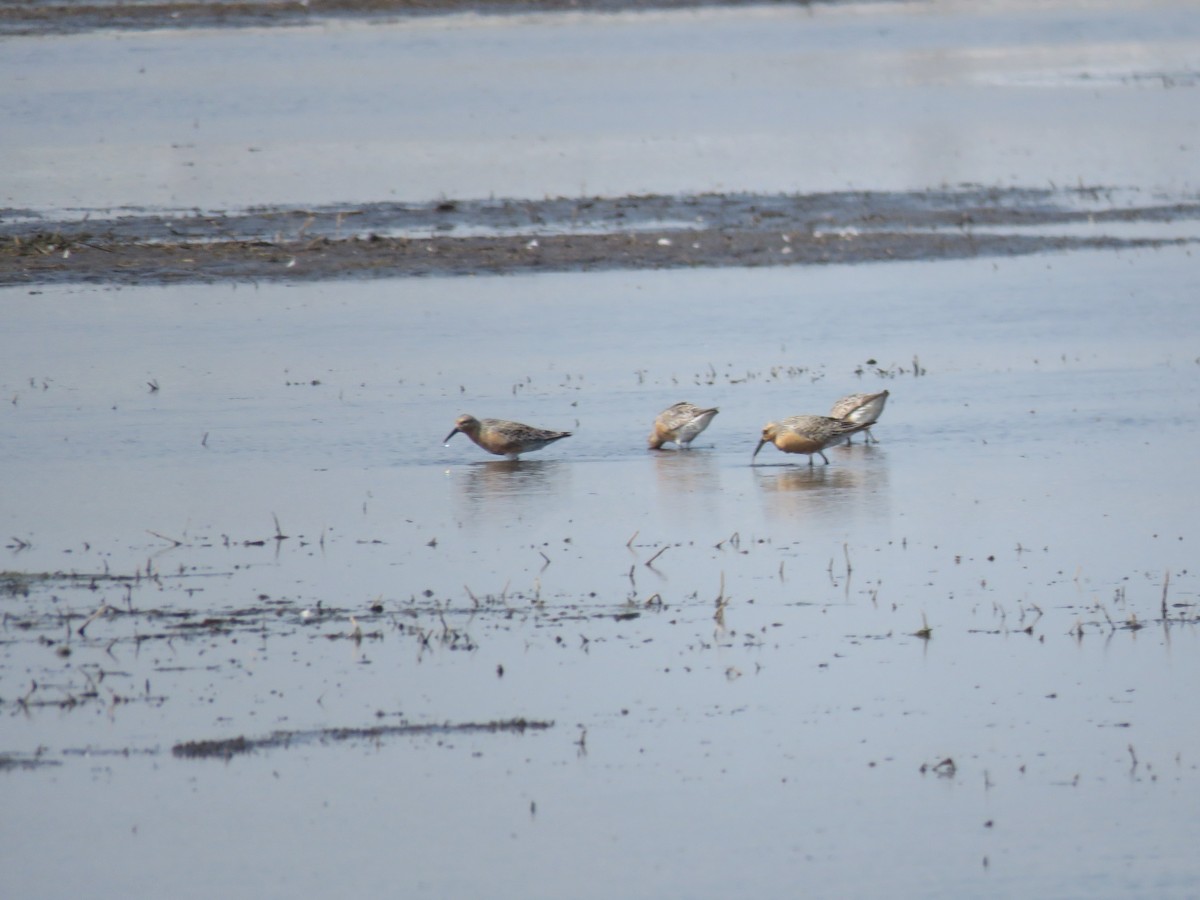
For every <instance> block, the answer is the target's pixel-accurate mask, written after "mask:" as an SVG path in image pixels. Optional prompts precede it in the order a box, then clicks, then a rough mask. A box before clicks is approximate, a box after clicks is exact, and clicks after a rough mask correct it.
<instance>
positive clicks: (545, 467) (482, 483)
mask: <svg viewBox="0 0 1200 900" xmlns="http://www.w3.org/2000/svg"><path fill="white" fill-rule="evenodd" d="M568 471H569V468H568V466H567V465H566V464H565V463H564V462H563V461H562V460H558V459H538V460H526V459H513V460H508V459H506V460H487V461H486V462H478V463H472V464H470V465H467V466H464V467H463V469H462V472H463V477H462V478H461V479H460V481H459V483H460V485H461V490H462V495H463V497H465V498H466V499H467V500H468V501H470V502H471V503H473V504H476V503H488V502H490V501H493V500H503V501H507V502H511V501H512V499H514V498H528V497H545V496H546V495H547V494H551V493H556V492H559V491H561V490H562V489H563V485H564V481H565V479H566V477H567V473H568ZM506 515H508V516H511V513H510V514H506Z"/></svg>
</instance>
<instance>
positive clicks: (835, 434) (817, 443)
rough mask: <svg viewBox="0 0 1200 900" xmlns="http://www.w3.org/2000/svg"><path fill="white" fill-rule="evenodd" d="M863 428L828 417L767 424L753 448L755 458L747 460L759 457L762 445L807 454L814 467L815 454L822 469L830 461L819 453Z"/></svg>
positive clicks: (864, 426)
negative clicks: (819, 460)
mask: <svg viewBox="0 0 1200 900" xmlns="http://www.w3.org/2000/svg"><path fill="white" fill-rule="evenodd" d="M866 427H867V426H866V425H860V424H857V423H854V422H846V421H843V420H842V419H831V418H829V417H828V416H790V417H788V418H786V419H783V420H781V421H779V422H768V423H767V424H766V425H764V426H763V430H762V440H760V441H759V442H758V446H757V447H755V448H754V456H751V457H750V459H751V461H753V460H754V457H755V456H758V451H759V450H761V449H762V448H763V444H768V443H770V444H774V445H775V446H776V447H778V448H779V449H780V450H782V451H783V452H784V453H807V454H808V464H809V465H810V466H811V465H812V464H813V454H814V453H817V454H819V455H820V457H821V459H823V460H825V465H829V457H827V456H826V455H825V454H824V453H822V452H821V451H822V450H824V449H825V448H826V447H828V446H829V445H830V444H834V443H837V441H839V440H841V439H842V438H844V437H847V436H848V435H851V434H854V432H856V431H861V430H862V429H864V428H866Z"/></svg>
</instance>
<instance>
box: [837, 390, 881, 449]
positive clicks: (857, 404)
mask: <svg viewBox="0 0 1200 900" xmlns="http://www.w3.org/2000/svg"><path fill="white" fill-rule="evenodd" d="M887 398H888V392H887V391H880V392H879V393H878V394H850V395H849V396H846V397H843V398H842V399H841V400H839V401H838V402H837V403H835V404H833V409H831V410H830V411H829V415H830V416H831V417H832V418H835V419H842V420H843V421H846V422H854V423H855V424H859V425H865V426H866V428H865V429H864V431H863V437H865V438H866V440H867V441H868V442H870V441H875V443H877V444H878V443H879V439H878V438H876V437H875V435H873V434H871V426H872V425H874V424H875V423H876V422H878V421H879V416H880V414H881V413H882V412H883V406H884V404H885V403H887ZM853 440H854V439H853V438H851V437H848V438H846V443H847V444H849V443H851V442H852V441H853Z"/></svg>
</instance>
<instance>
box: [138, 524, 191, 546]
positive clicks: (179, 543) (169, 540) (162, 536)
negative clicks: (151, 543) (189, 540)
mask: <svg viewBox="0 0 1200 900" xmlns="http://www.w3.org/2000/svg"><path fill="white" fill-rule="evenodd" d="M146 534H152V535H154V536H155V537H156V538H160V539H161V540H164V541H166V542H167V543H169V544H171V546H173V547H182V546H183V541H177V540H175V538H173V537H167V536H166V535H165V534H159V533H158V532H157V531H151V530H150V529H149V528H147V529H146Z"/></svg>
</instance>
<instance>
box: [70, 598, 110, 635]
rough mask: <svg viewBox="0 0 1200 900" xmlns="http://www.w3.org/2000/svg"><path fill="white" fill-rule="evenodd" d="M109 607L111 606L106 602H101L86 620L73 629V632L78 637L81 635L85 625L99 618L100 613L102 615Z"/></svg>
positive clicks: (85, 627)
mask: <svg viewBox="0 0 1200 900" xmlns="http://www.w3.org/2000/svg"><path fill="white" fill-rule="evenodd" d="M111 608H112V607H110V606H109V605H108V603H107V602H105V603H101V604H100V608H99V609H97V610H96V611H95V612H94V613H92V614H91V615H90V616H88V617H87V620H86V621H85V622H84V623H83V624H82V625H80V626H79V627H78V628H76V629H75V632H76V633H77V634H78V635H79V636H80V637H83V632H84V631H85V630H86V629H87V627H88V626H89V625H91V624H92V623H93V622H94V621H96V620H97V619H98V618H100V617H101V616H102V615H104V614H105V613H106V612H108V611H109V610H110V609H111Z"/></svg>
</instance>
